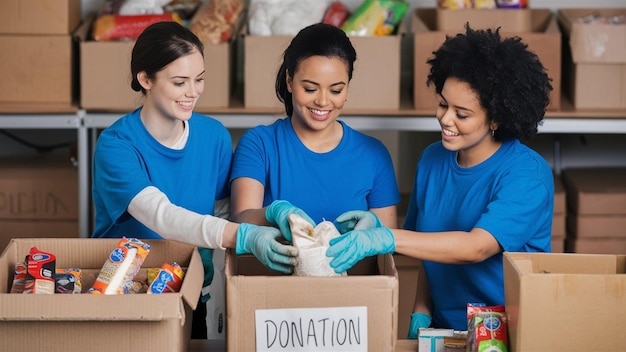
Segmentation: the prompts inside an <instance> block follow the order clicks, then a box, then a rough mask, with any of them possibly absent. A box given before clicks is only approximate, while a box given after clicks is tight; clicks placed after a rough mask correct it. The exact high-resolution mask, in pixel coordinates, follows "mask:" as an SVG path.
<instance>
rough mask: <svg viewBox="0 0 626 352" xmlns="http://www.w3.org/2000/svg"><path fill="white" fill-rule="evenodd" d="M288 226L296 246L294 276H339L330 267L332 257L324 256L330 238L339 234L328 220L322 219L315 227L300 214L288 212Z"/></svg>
mask: <svg viewBox="0 0 626 352" xmlns="http://www.w3.org/2000/svg"><path fill="white" fill-rule="evenodd" d="M287 219H288V220H289V226H290V228H291V236H292V242H293V246H294V247H296V248H298V250H299V254H298V264H297V265H296V266H295V268H294V270H293V274H294V275H296V276H340V275H346V273H342V274H337V273H336V272H335V270H334V269H333V268H331V267H330V261H331V259H332V258H329V257H327V256H326V250H327V249H328V247H330V245H329V242H330V240H331V239H333V238H335V237H338V236H340V234H339V231H337V228H336V227H335V224H333V223H332V222H330V221H322V222H320V223H319V224H317V226H315V228H313V226H312V225H311V224H309V223H308V222H307V221H306V220H304V219H303V218H302V217H301V216H300V215H296V214H289V216H288V218H287Z"/></svg>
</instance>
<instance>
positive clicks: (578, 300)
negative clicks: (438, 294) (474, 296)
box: [503, 252, 626, 352]
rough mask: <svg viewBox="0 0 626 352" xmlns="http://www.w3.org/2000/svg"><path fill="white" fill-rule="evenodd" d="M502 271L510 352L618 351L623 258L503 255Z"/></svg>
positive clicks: (624, 293)
mask: <svg viewBox="0 0 626 352" xmlns="http://www.w3.org/2000/svg"><path fill="white" fill-rule="evenodd" d="M503 265H504V295H505V306H506V312H507V316H508V328H509V337H510V338H509V347H510V350H511V351H516V352H527V351H545V350H550V351H598V352H600V351H619V350H622V347H623V341H622V338H621V334H622V330H623V327H624V326H626V305H625V304H624V301H625V300H626V290H624V287H625V286H626V275H624V274H625V273H626V256H622V255H589V254H571V253H510V252H506V253H504V261H503ZM583 317H584V318H583ZM590 337H592V338H590Z"/></svg>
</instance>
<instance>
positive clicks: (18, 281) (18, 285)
mask: <svg viewBox="0 0 626 352" xmlns="http://www.w3.org/2000/svg"><path fill="white" fill-rule="evenodd" d="M27 272H28V267H27V266H26V262H21V263H17V264H15V269H14V270H13V284H12V285H11V293H22V292H24V285H25V284H26V275H27Z"/></svg>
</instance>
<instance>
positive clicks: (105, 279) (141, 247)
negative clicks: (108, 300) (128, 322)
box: [88, 237, 150, 295]
mask: <svg viewBox="0 0 626 352" xmlns="http://www.w3.org/2000/svg"><path fill="white" fill-rule="evenodd" d="M148 253H150V245H149V244H147V243H145V242H142V241H141V240H139V239H136V238H130V239H129V238H126V237H124V238H122V239H121V240H120V241H119V242H118V244H117V247H115V249H113V251H112V252H111V254H110V255H109V257H108V258H107V260H106V262H105V263H104V265H103V266H102V269H101V270H100V273H99V274H98V277H97V278H96V281H95V282H94V284H93V286H92V287H91V288H90V289H89V291H88V292H89V293H95V294H107V295H109V294H124V293H130V292H131V290H132V287H133V285H134V282H133V278H134V277H135V275H137V273H138V272H139V269H140V268H141V264H143V261H144V259H145V258H146V256H147V255H148Z"/></svg>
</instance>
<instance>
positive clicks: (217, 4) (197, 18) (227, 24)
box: [189, 0, 244, 44]
mask: <svg viewBox="0 0 626 352" xmlns="http://www.w3.org/2000/svg"><path fill="white" fill-rule="evenodd" d="M243 9H244V4H243V0H211V1H207V2H206V3H204V4H203V5H201V6H200V8H199V9H198V11H196V14H195V15H194V16H193V18H192V19H191V22H190V24H189V30H191V31H192V32H193V33H194V34H195V35H196V36H198V38H199V39H200V41H202V43H204V44H219V43H224V42H227V41H229V40H230V39H231V38H232V37H233V36H234V35H235V32H236V30H237V25H238V23H239V21H240V18H241V14H242V12H243Z"/></svg>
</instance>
